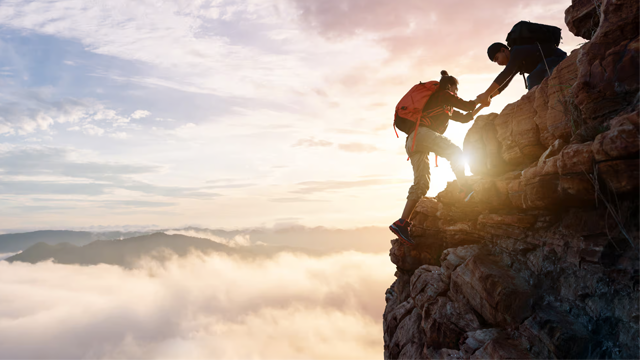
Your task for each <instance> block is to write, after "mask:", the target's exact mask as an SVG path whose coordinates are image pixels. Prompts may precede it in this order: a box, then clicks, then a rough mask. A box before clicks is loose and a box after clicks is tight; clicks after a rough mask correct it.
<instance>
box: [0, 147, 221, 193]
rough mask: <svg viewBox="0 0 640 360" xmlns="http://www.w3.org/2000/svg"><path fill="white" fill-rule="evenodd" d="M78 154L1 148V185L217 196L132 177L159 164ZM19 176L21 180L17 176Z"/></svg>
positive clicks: (15, 189) (10, 189)
mask: <svg viewBox="0 0 640 360" xmlns="http://www.w3.org/2000/svg"><path fill="white" fill-rule="evenodd" d="M81 157H83V155H82V154H80V153H79V152H78V151H76V150H73V149H68V148H61V147H44V146H43V147H12V148H9V149H7V150H4V151H2V150H0V176H1V177H0V188H2V191H3V192H4V193H5V194H16V195H28V194H67V195H68V194H79V195H102V194H106V193H109V192H112V191H113V190H115V189H124V190H129V191H135V192H140V193H144V194H152V195H158V196H167V197H177V198H195V199H211V198H214V197H217V196H219V194H216V193H211V192H208V191H201V190H202V189H204V188H202V189H201V188H195V187H180V186H163V185H156V184H152V183H149V182H145V181H140V180H137V179H136V178H135V176H137V175H143V174H150V173H158V172H160V170H162V167H160V166H157V165H149V164H126V163H111V162H98V161H87V160H84V159H81ZM3 177H4V179H3ZM8 177H9V178H8ZM18 177H19V178H20V180H17V179H16V178H18ZM25 177H26V178H25ZM43 178H44V179H43ZM52 178H53V179H55V180H52Z"/></svg>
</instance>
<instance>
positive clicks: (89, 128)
mask: <svg viewBox="0 0 640 360" xmlns="http://www.w3.org/2000/svg"><path fill="white" fill-rule="evenodd" d="M82 132H83V133H85V134H87V135H92V136H102V134H104V129H102V128H99V127H97V126H95V125H93V124H87V125H85V126H83V127H82Z"/></svg>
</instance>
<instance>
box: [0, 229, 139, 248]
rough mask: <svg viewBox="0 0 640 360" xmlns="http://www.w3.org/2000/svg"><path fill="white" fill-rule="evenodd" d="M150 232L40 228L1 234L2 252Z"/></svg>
mask: <svg viewBox="0 0 640 360" xmlns="http://www.w3.org/2000/svg"><path fill="white" fill-rule="evenodd" d="M149 233H150V232H141V231H132V232H123V231H107V232H100V233H94V232H89V231H71V230H39V231H32V232H26V233H14V234H2V235H0V253H13V252H18V251H21V250H24V249H27V248H28V247H30V246H32V245H35V244H37V243H39V242H44V243H47V244H50V245H54V244H60V243H65V242H66V243H69V244H73V245H80V246H81V245H85V244H88V243H90V242H92V241H96V240H111V239H120V238H123V239H124V238H130V237H134V236H140V235H145V234H149Z"/></svg>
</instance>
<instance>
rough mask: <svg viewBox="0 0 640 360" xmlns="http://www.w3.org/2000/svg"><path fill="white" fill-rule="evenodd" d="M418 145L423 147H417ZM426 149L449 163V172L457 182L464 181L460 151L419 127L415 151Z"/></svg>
mask: <svg viewBox="0 0 640 360" xmlns="http://www.w3.org/2000/svg"><path fill="white" fill-rule="evenodd" d="M419 144H420V145H421V146H424V147H421V146H419ZM423 144H424V145H423ZM426 149H428V150H429V151H431V152H434V153H435V154H436V155H438V156H440V157H443V158H445V159H447V160H449V163H451V170H453V173H454V174H455V175H456V178H457V179H458V181H459V182H460V183H462V182H465V181H466V177H465V175H464V158H463V156H462V150H461V149H460V148H459V147H458V146H456V144H454V143H453V142H451V140H449V139H447V138H446V137H445V136H443V135H440V134H438V133H437V132H435V131H433V130H431V129H428V128H426V127H421V128H419V129H418V138H417V139H416V148H415V151H424V150H426ZM427 161H428V159H427Z"/></svg>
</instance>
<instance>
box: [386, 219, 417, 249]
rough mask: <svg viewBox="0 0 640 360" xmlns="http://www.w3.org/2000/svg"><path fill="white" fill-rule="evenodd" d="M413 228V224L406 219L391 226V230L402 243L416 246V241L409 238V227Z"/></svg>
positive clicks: (399, 220)
mask: <svg viewBox="0 0 640 360" xmlns="http://www.w3.org/2000/svg"><path fill="white" fill-rule="evenodd" d="M410 226H411V222H410V221H408V220H404V219H398V220H397V221H396V222H394V223H393V224H391V226H389V230H391V232H392V233H394V234H395V235H396V236H397V237H398V239H399V240H400V241H402V242H403V243H404V244H405V245H409V246H411V245H414V244H415V241H413V239H411V236H409V227H410Z"/></svg>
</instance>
